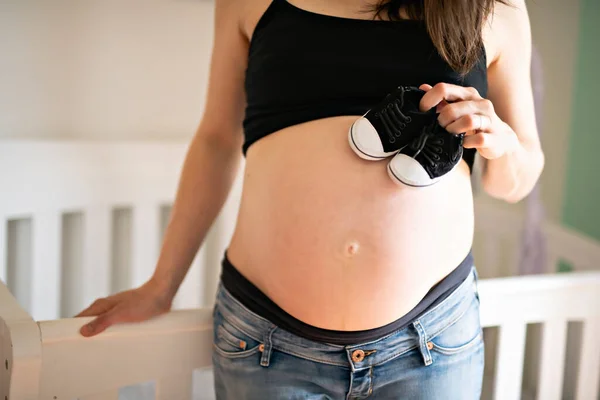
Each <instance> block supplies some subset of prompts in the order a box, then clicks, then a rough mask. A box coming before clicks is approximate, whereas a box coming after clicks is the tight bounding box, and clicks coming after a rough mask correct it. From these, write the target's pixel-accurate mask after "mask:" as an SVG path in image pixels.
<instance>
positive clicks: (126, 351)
mask: <svg viewBox="0 0 600 400" xmlns="http://www.w3.org/2000/svg"><path fill="white" fill-rule="evenodd" d="M479 289H480V298H481V317H482V323H483V325H484V326H485V327H498V329H499V341H498V344H497V346H496V349H497V354H496V360H497V361H496V364H495V366H493V367H495V368H494V370H495V371H494V373H493V376H491V377H489V379H488V380H486V385H485V395H484V398H490V399H495V400H513V399H515V400H516V399H520V398H522V372H523V362H524V350H525V334H526V326H527V324H530V323H541V324H543V325H542V326H543V335H542V338H543V339H542V340H543V342H542V345H541V348H542V351H541V358H540V360H539V361H538V362H537V365H538V366H539V378H538V382H537V393H536V394H535V397H536V398H537V399H540V400H552V399H561V398H563V390H562V387H563V375H564V374H563V366H564V362H565V348H566V340H567V323H568V322H571V321H579V322H581V323H583V336H582V340H581V343H582V346H581V349H580V351H579V357H578V359H579V362H578V370H577V380H576V385H575V391H574V393H571V394H567V398H574V399H576V400H593V399H597V398H598V395H599V394H600V392H599V390H598V378H599V377H600V340H598V338H599V337H600V273H597V272H578V273H565V274H559V275H545V276H535V277H534V276H528V277H515V278H498V279H487V280H481V281H480V282H479ZM87 320H88V319H86V318H79V319H61V320H55V321H40V322H35V321H34V320H33V319H32V318H31V317H30V316H29V315H28V314H27V313H26V312H25V311H24V310H23V309H22V308H21V307H20V306H19V305H18V303H17V301H16V300H15V299H14V298H13V297H12V296H11V294H10V293H9V292H8V289H7V288H6V287H5V286H4V285H0V326H1V331H0V333H1V335H0V349H1V354H0V355H1V360H2V361H4V362H3V363H4V364H5V365H4V366H3V368H2V373H1V374H0V377H1V379H0V383H1V384H2V385H1V386H0V395H2V396H6V397H5V398H7V399H11V400H25V399H27V400H30V399H31V400H34V399H35V400H37V399H56V400H59V399H74V398H78V399H80V400H92V399H93V400H96V399H103V400H116V399H117V398H118V393H119V392H118V391H119V388H121V387H123V386H127V385H132V384H136V383H141V382H148V381H154V382H155V395H156V396H155V398H156V399H168V400H176V399H191V398H192V385H193V380H192V376H193V371H194V370H197V369H202V368H210V365H211V351H212V344H211V343H212V326H211V310H210V309H209V308H205V309H197V310H180V311H174V312H171V313H169V314H167V315H165V316H162V317H159V318H156V319H154V320H152V321H147V322H144V323H139V324H128V325H121V326H116V327H112V328H109V329H108V330H107V331H106V332H105V333H103V334H101V335H99V336H97V337H95V338H91V339H85V338H83V337H81V336H80V335H79V334H78V329H79V328H80V327H81V326H82V325H83V324H84V323H85V322H86V321H87ZM212 390H213V389H212V387H211V386H210V385H207V386H206V387H204V388H196V389H195V392H196V393H203V394H204V396H203V398H211V397H210V396H211V394H212ZM0 398H1V397H0Z"/></svg>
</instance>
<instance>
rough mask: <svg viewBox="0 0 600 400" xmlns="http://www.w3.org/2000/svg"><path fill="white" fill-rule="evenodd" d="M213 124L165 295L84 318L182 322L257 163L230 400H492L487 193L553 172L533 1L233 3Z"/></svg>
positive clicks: (187, 192) (231, 330) (246, 198)
mask: <svg viewBox="0 0 600 400" xmlns="http://www.w3.org/2000/svg"><path fill="white" fill-rule="evenodd" d="M215 7H216V8H215V10H216V11H215V12H216V13H215V37H214V48H213V53H212V61H211V72H210V80H209V84H208V94H207V102H206V108H205V111H204V116H203V118H202V121H201V123H200V125H199V127H198V130H197V132H196V134H195V136H194V138H193V140H192V143H191V146H190V148H189V152H188V154H187V157H186V160H185V164H184V168H183V171H182V175H181V180H180V184H179V189H178V192H177V197H176V201H175V204H174V207H173V212H172V216H171V220H170V223H169V225H168V229H167V232H166V236H165V239H164V243H163V247H162V251H161V253H160V257H159V260H158V263H157V266H156V270H155V272H154V274H153V276H152V278H151V279H149V280H148V282H147V283H146V284H144V285H143V286H141V287H139V288H135V289H133V290H129V291H126V292H122V293H118V294H116V295H114V296H110V297H108V298H105V299H100V300H98V301H96V302H95V303H94V304H93V305H92V306H90V307H89V308H88V309H87V310H85V311H83V312H82V313H81V314H80V316H92V315H93V316H97V318H95V319H94V320H93V321H91V322H90V323H89V324H88V325H85V326H84V327H82V330H81V333H82V334H83V335H84V336H93V335H96V334H98V333H100V332H102V331H103V330H105V329H106V328H107V327H108V326H110V325H113V324H116V323H124V322H135V321H143V320H147V319H149V318H152V317H154V316H157V315H159V314H162V313H165V312H167V311H168V310H169V308H170V305H171V301H172V299H173V297H174V295H175V293H176V291H177V289H178V287H179V285H180V284H181V282H182V280H183V278H184V276H185V275H186V272H187V270H188V268H189V266H190V264H191V261H192V259H193V257H194V255H195V254H196V252H197V250H198V248H199V246H200V245H201V244H202V242H203V240H204V238H205V236H206V233H207V232H208V230H209V228H210V226H211V224H212V223H213V221H214V220H215V218H216V216H217V214H218V213H219V210H220V209H221V207H222V206H223V204H224V202H225V200H226V198H227V196H228V193H229V191H230V188H231V185H232V182H233V180H234V178H235V176H236V175H237V174H238V171H239V166H240V161H241V159H242V158H243V157H245V158H246V163H245V170H244V172H245V174H244V185H243V195H242V201H241V206H240V210H239V217H238V220H237V225H236V229H235V233H234V235H233V238H232V241H231V243H230V244H229V246H228V250H227V252H226V254H225V255H224V258H223V264H222V274H221V280H220V284H219V288H218V293H217V297H216V303H215V307H214V353H213V363H214V374H215V391H216V394H217V398H218V399H226V400H242V399H261V400H262V399H363V398H373V399H399V398H402V399H457V400H459V399H460V400H465V399H466V400H468V399H477V398H479V396H480V392H481V384H482V375H483V341H482V334H481V325H480V322H479V300H478V294H477V285H476V280H477V275H476V272H475V266H474V264H475V262H474V260H473V257H472V254H471V247H472V241H473V225H474V221H473V219H474V218H473V193H472V188H471V173H472V168H473V162H474V160H475V157H476V155H478V157H479V158H480V160H481V163H482V164H481V165H482V168H483V169H482V171H483V172H482V187H483V188H484V189H485V191H486V192H487V193H488V194H490V195H491V196H493V197H495V198H498V199H502V200H504V201H507V202H510V203H514V202H518V201H519V200H521V199H523V198H524V197H525V196H526V195H527V194H528V193H529V192H530V191H531V189H532V188H533V186H534V184H535V183H536V181H537V180H538V178H539V176H540V173H541V171H542V169H543V165H544V157H543V153H542V150H541V148H540V143H539V140H538V135H537V130H536V125H535V119H534V108H533V98H532V89H531V83H530V76H529V71H530V55H531V37H530V27H529V19H528V15H527V10H526V8H525V4H524V0H506V1H496V0H471V1H465V0H414V1H409V0H391V1H377V0H371V1H368V0H327V1H320V0H272V1H270V0H216V6H215Z"/></svg>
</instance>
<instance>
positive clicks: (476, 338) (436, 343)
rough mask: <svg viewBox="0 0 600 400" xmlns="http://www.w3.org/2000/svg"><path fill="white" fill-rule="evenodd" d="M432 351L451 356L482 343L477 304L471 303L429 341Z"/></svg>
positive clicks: (476, 302) (475, 302)
mask: <svg viewBox="0 0 600 400" xmlns="http://www.w3.org/2000/svg"><path fill="white" fill-rule="evenodd" d="M430 341H431V343H432V344H433V348H432V351H437V352H438V353H442V354H447V355H452V354H457V353H461V352H463V351H466V350H468V349H470V348H472V347H474V346H476V345H478V344H479V343H481V342H483V330H482V328H481V323H480V320H479V302H478V301H472V302H471V304H470V306H469V308H468V309H467V310H466V311H465V313H464V314H462V315H461V316H460V317H459V318H458V319H457V320H455V321H451V322H450V323H449V325H448V326H447V327H446V328H444V329H443V330H442V331H441V332H440V333H439V334H437V335H436V336H435V337H432V338H431V339H430Z"/></svg>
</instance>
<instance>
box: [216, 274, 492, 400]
mask: <svg viewBox="0 0 600 400" xmlns="http://www.w3.org/2000/svg"><path fill="white" fill-rule="evenodd" d="M213 349H214V351H213V366H214V379H215V381H214V384H215V392H216V396H217V399H218V400H270V399H286V400H288V399H315V400H316V399H340V400H341V399H346V400H350V399H352V400H358V399H366V398H368V399H427V400H437V399H443V400H454V399H456V400H471V399H479V398H480V395H481V386H482V379H483V363H484V361H483V358H484V348H483V337H482V329H481V325H480V322H479V296H478V293H477V273H476V271H475V268H473V272H472V273H471V275H469V277H468V278H467V280H466V281H465V282H463V283H462V284H461V285H460V286H459V287H458V288H457V289H456V290H455V291H454V292H453V293H452V294H451V295H450V296H449V297H448V298H446V299H445V300H444V301H443V302H441V303H439V304H438V305H437V306H435V307H434V308H433V309H431V310H429V311H428V312H427V313H425V314H423V315H422V316H421V317H420V318H418V319H417V320H415V321H413V323H412V324H411V325H409V326H408V327H406V328H404V329H402V330H400V331H398V332H395V333H393V334H391V335H388V336H386V337H382V338H380V339H378V340H375V341H371V342H369V343H361V344H357V345H352V346H340V345H331V344H326V343H319V342H315V341H311V340H307V339H304V338H301V337H298V336H296V335H293V334H291V333H289V332H286V331H284V330H282V329H281V328H278V327H277V326H275V325H273V324H272V323H271V322H269V321H267V320H266V319H264V318H261V317H259V316H257V315H256V314H254V313H252V312H251V311H249V310H248V309H247V308H245V307H244V306H242V305H241V304H240V303H239V302H238V301H237V300H235V299H234V298H233V297H232V296H231V295H230V294H229V293H228V292H227V291H226V290H225V289H224V288H223V287H222V286H221V285H220V286H219V290H218V293H217V301H216V304H215V308H214V346H213Z"/></svg>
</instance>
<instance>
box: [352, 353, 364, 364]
mask: <svg viewBox="0 0 600 400" xmlns="http://www.w3.org/2000/svg"><path fill="white" fill-rule="evenodd" d="M364 359H365V352H364V351H362V350H354V351H353V352H352V361H354V362H361V361H362V360H364Z"/></svg>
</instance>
